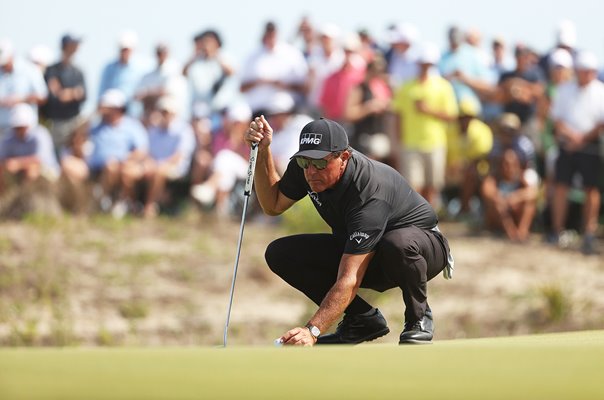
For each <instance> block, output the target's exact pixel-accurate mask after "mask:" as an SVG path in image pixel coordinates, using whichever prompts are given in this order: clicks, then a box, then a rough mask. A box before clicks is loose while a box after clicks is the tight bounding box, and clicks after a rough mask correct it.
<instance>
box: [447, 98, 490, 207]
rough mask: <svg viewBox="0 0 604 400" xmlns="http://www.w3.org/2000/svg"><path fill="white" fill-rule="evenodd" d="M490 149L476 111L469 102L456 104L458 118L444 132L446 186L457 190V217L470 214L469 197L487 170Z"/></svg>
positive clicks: (476, 189) (473, 105)
mask: <svg viewBox="0 0 604 400" xmlns="http://www.w3.org/2000/svg"><path fill="white" fill-rule="evenodd" d="M492 148H493V133H492V132H491V128H489V126H488V125H487V124H485V123H484V122H482V121H481V120H480V119H478V107H477V106H476V103H475V102H473V101H471V100H462V101H461V102H460V103H459V118H458V119H457V123H456V124H451V126H450V129H449V131H448V132H447V184H448V185H453V186H460V195H459V197H460V202H461V209H460V213H467V212H468V211H469V210H470V200H471V198H472V196H474V195H477V194H478V189H479V186H480V181H481V180H482V179H483V178H484V177H485V176H486V174H487V173H488V170H489V164H488V161H487V158H488V155H489V153H490V151H491V149H492Z"/></svg>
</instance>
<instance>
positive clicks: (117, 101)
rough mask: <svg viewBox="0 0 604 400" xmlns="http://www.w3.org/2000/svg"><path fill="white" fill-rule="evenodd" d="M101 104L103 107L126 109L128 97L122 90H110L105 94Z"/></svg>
mask: <svg viewBox="0 0 604 400" xmlns="http://www.w3.org/2000/svg"><path fill="white" fill-rule="evenodd" d="M99 103H100V104H101V107H107V108H124V107H125V106H126V95H124V93H123V92H122V91H121V90H118V89H109V90H107V91H106V92H105V93H103V95H102V96H101V101H100V102H99Z"/></svg>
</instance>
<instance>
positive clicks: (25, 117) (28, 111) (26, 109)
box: [10, 103, 36, 128]
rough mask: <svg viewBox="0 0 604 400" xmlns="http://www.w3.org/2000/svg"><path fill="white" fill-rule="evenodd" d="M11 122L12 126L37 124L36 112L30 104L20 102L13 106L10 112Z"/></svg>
mask: <svg viewBox="0 0 604 400" xmlns="http://www.w3.org/2000/svg"><path fill="white" fill-rule="evenodd" d="M10 124H11V126H12V127H15V128H17V127H28V128H29V127H32V126H34V125H35V124H36V114H35V113H34V110H33V108H31V106H30V105H29V104H26V103H19V104H17V105H15V106H14V107H13V109H12V110H11V113H10Z"/></svg>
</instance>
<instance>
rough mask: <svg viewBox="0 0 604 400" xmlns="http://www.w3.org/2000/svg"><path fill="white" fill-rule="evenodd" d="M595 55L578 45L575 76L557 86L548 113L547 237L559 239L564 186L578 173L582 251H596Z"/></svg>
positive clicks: (603, 125)
mask: <svg viewBox="0 0 604 400" xmlns="http://www.w3.org/2000/svg"><path fill="white" fill-rule="evenodd" d="M597 71H598V60H597V59H596V56H595V55H594V54H593V53H591V52H589V51H581V52H579V53H578V54H577V58H576V60H575V72H576V80H572V81H569V82H566V83H564V84H562V85H560V86H559V87H558V89H557V90H556V93H555V95H554V98H553V100H552V107H551V117H552V119H553V121H554V127H555V134H556V140H557V142H558V145H559V148H560V152H559V154H558V158H557V160H556V166H555V182H556V183H555V189H554V195H553V196H552V232H550V234H549V237H548V241H549V242H551V243H552V244H559V243H558V242H559V235H560V233H561V231H562V230H563V229H564V227H565V224H566V216H567V207H568V198H567V195H568V191H569V189H570V187H571V186H572V185H573V181H574V178H575V175H580V176H581V178H582V182H583V191H584V192H585V202H584V204H583V208H584V211H583V215H584V224H585V225H584V227H583V234H584V236H583V248H582V250H583V252H584V253H585V254H596V253H598V252H599V250H598V248H597V240H596V237H595V234H596V232H597V229H598V215H599V212H600V190H599V187H598V185H599V184H600V182H601V180H600V174H601V171H602V168H601V165H602V156H601V154H600V149H599V141H600V140H601V137H602V132H604V83H602V82H600V81H599V80H598V79H597V74H598V72H597Z"/></svg>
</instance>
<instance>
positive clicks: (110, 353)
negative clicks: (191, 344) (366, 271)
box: [0, 331, 604, 400]
mask: <svg viewBox="0 0 604 400" xmlns="http://www.w3.org/2000/svg"><path fill="white" fill-rule="evenodd" d="M602 360H604V331H588V332H575V333H564V334H546V335H533V336H520V337H512V338H492V339H468V340H454V341H440V342H436V343H435V344H433V345H431V346H406V347H400V346H396V345H390V344H389V345H384V344H367V345H361V346H357V347H328V348H325V347H324V348H313V349H304V348H274V347H237V346H231V347H229V348H227V349H220V348H155V349H150V348H144V349H143V348H133V349H73V348H71V349H53V348H49V349H4V350H0V398H2V399H62V400H67V399H225V398H232V399H288V400H290V399H406V398H409V399H446V400H451V399H464V400H468V399H481V400H484V399H506V400H507V399H571V398H572V399H601V398H604V386H602V384H601V376H602V366H603V364H602Z"/></svg>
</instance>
